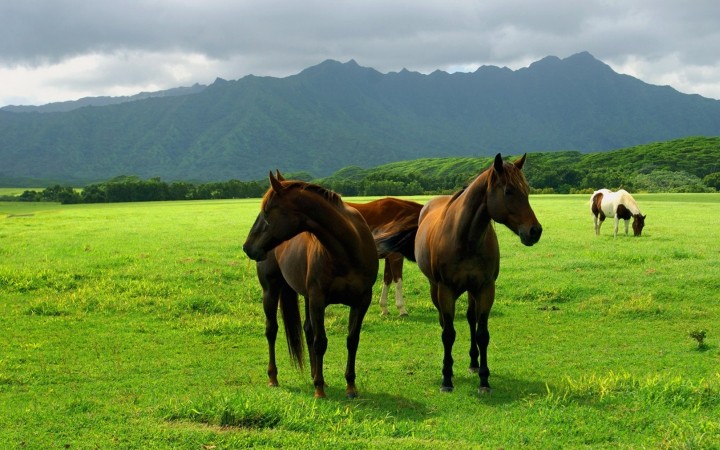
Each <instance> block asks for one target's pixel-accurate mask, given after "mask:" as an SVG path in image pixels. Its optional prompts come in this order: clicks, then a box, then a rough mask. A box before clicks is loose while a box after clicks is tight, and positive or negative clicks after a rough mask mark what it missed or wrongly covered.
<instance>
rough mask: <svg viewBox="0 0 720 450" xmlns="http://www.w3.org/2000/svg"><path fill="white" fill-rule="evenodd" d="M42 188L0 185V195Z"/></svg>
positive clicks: (18, 193) (17, 193)
mask: <svg viewBox="0 0 720 450" xmlns="http://www.w3.org/2000/svg"><path fill="white" fill-rule="evenodd" d="M43 189H44V188H4V187H0V197H2V196H5V195H20V194H22V193H23V192H25V191H38V192H40V191H42V190H43Z"/></svg>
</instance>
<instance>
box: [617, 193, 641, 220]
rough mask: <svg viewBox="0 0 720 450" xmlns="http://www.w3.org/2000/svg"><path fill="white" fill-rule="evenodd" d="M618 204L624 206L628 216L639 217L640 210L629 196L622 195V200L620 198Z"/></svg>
mask: <svg viewBox="0 0 720 450" xmlns="http://www.w3.org/2000/svg"><path fill="white" fill-rule="evenodd" d="M620 203H621V204H623V205H625V207H626V208H627V209H628V210H629V211H630V214H632V215H633V216H637V215H640V208H638V205H637V203H635V199H634V198H632V196H630V194H623V196H622V198H620Z"/></svg>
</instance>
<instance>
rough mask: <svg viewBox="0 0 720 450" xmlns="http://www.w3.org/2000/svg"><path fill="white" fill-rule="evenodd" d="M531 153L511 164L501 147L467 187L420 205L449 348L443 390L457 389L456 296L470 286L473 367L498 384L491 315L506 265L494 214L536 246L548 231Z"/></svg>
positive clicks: (484, 383) (427, 270)
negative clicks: (536, 208)
mask: <svg viewBox="0 0 720 450" xmlns="http://www.w3.org/2000/svg"><path fill="white" fill-rule="evenodd" d="M526 156H527V155H523V157H522V158H520V159H519V160H517V161H515V163H512V164H511V163H505V162H503V160H502V157H501V156H500V154H498V155H497V156H496V157H495V161H494V163H493V165H492V166H491V167H490V168H489V169H487V170H485V171H484V172H482V173H481V174H480V175H479V176H478V177H477V178H476V179H475V180H474V181H473V182H472V183H471V184H470V185H469V186H468V187H467V188H465V189H463V190H461V191H460V192H458V193H456V194H455V195H453V196H440V197H435V198H433V199H432V200H430V201H429V202H428V203H427V204H426V205H425V207H424V208H423V210H422V212H421V213H420V225H419V228H418V231H417V236H416V239H415V257H416V258H417V263H418V266H419V267H420V270H422V272H423V273H424V274H425V276H426V277H427V279H428V280H429V281H430V297H431V298H432V302H433V304H435V307H436V308H437V310H438V312H439V314H440V326H442V342H443V346H444V349H445V356H444V358H443V369H442V374H443V380H442V390H443V391H452V389H453V382H452V377H453V368H452V367H453V358H452V347H453V343H454V342H455V327H454V325H453V321H454V319H455V301H456V300H457V298H458V297H459V296H460V295H461V294H462V293H463V292H467V293H468V309H467V320H468V323H469V324H470V369H471V370H472V371H477V372H479V374H480V388H479V390H480V392H483V391H489V390H490V384H489V383H488V377H489V376H490V369H488V365H487V347H488V343H489V342H490V333H489V332H488V317H489V315H490V309H491V308H492V305H493V302H494V300H495V280H496V279H497V276H498V273H499V271H500V264H499V262H500V252H499V249H498V240H497V236H496V235H495V229H494V228H493V226H492V224H491V221H495V222H498V223H501V224H503V225H505V226H507V227H508V228H510V229H511V230H512V231H513V232H514V233H516V234H518V235H519V236H520V241H521V242H522V243H523V244H525V245H528V246H529V245H533V244H535V243H536V242H537V241H538V240H539V239H540V235H541V234H542V227H541V226H540V223H538V220H537V218H536V217H535V213H534V212H533V210H532V208H530V203H529V202H528V191H529V188H528V184H527V181H526V180H525V176H524V175H523V173H522V171H521V169H522V166H523V164H524V163H525V157H526ZM478 356H480V364H479V365H478Z"/></svg>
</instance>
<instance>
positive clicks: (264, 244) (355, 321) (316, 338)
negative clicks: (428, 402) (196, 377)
mask: <svg viewBox="0 0 720 450" xmlns="http://www.w3.org/2000/svg"><path fill="white" fill-rule="evenodd" d="M243 251H245V253H246V254H247V255H248V256H249V257H250V258H251V259H253V260H255V261H257V274H258V278H259V280H260V284H261V286H262V289H263V308H264V310H265V318H266V322H265V336H266V338H267V341H268V351H269V364H268V377H269V379H270V382H269V384H270V385H271V386H277V385H278V381H277V366H276V364H275V338H276V336H277V331H278V322H277V310H278V304H279V305H280V310H281V312H282V315H283V323H284V325H285V335H286V338H287V341H288V348H289V350H290V356H291V358H292V359H293V362H294V363H295V364H297V365H298V366H300V367H302V351H303V344H302V331H301V326H300V311H299V307H298V294H300V295H302V296H303V297H304V298H305V324H304V326H303V327H302V328H303V329H304V330H305V340H306V342H307V346H308V353H309V354H310V365H311V372H312V377H313V383H314V385H315V397H316V398H319V397H325V379H324V377H323V357H324V355H325V351H326V350H327V344H328V340H327V335H326V332H325V308H326V307H327V306H328V305H330V304H337V303H341V304H344V305H347V306H349V307H350V319H349V324H348V337H347V351H348V358H347V366H346V369H345V380H346V381H347V389H346V391H345V392H346V394H347V396H348V398H354V397H356V396H357V389H356V387H355V357H356V354H357V349H358V344H359V342H360V328H361V326H362V321H363V318H364V317H365V313H366V312H367V310H368V307H369V306H370V303H371V301H372V287H373V284H374V283H375V280H376V278H377V272H378V264H379V263H378V255H377V249H376V247H375V241H374V239H373V235H372V233H371V232H370V229H369V228H368V226H367V223H366V222H365V219H363V217H362V216H361V215H360V213H358V212H357V210H355V208H352V207H348V206H347V205H346V204H345V203H344V202H343V201H342V199H341V197H340V196H339V195H338V194H336V193H334V192H332V191H329V190H327V189H324V188H322V187H320V186H318V185H314V184H310V183H306V182H303V181H288V180H284V179H282V176H280V174H279V173H278V176H277V177H275V176H273V174H272V172H271V173H270V189H268V191H267V192H266V193H265V196H264V197H263V199H262V203H261V211H260V214H258V217H257V219H256V220H255V223H254V224H253V226H252V228H251V229H250V233H249V235H248V237H247V240H246V241H245V244H243Z"/></svg>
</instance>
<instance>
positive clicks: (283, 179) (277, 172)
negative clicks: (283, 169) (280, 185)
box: [275, 169, 285, 181]
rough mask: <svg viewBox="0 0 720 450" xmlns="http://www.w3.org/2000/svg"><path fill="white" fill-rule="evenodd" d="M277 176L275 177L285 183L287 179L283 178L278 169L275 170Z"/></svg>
mask: <svg viewBox="0 0 720 450" xmlns="http://www.w3.org/2000/svg"><path fill="white" fill-rule="evenodd" d="M275 174H276V175H275V176H276V177H277V179H278V181H285V177H284V176H282V174H281V173H280V171H279V170H278V169H275Z"/></svg>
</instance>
